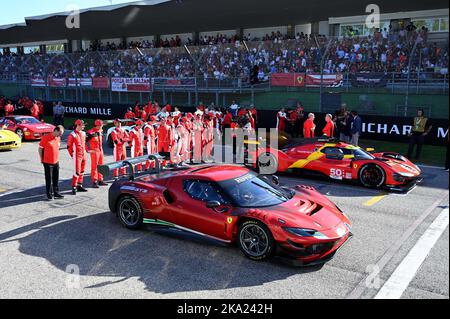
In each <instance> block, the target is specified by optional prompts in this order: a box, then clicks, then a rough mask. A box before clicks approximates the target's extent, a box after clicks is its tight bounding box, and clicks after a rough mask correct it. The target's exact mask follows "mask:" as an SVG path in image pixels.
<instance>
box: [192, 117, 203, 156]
mask: <svg viewBox="0 0 450 319" xmlns="http://www.w3.org/2000/svg"><path fill="white" fill-rule="evenodd" d="M202 118H203V113H202V112H199V111H197V113H196V117H195V119H194V122H193V127H192V133H193V142H192V144H193V145H192V148H193V160H194V163H201V162H202V154H203V131H204V130H205V127H204V124H203V119H202Z"/></svg>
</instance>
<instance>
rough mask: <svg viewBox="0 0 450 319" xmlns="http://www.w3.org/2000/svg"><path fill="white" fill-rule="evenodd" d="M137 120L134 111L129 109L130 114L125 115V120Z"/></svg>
mask: <svg viewBox="0 0 450 319" xmlns="http://www.w3.org/2000/svg"><path fill="white" fill-rule="evenodd" d="M135 118H136V114H135V113H134V112H133V109H132V108H131V107H130V108H128V112H127V113H126V114H125V117H124V119H125V120H134V119H135Z"/></svg>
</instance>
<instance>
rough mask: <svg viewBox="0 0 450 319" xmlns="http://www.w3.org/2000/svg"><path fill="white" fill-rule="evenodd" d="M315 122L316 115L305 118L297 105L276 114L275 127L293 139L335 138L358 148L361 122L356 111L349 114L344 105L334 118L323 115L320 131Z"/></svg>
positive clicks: (310, 114) (301, 108)
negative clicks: (323, 120)
mask: <svg viewBox="0 0 450 319" xmlns="http://www.w3.org/2000/svg"><path fill="white" fill-rule="evenodd" d="M315 121H316V115H315V114H314V113H309V114H308V116H307V117H306V118H305V113H304V108H303V106H302V105H301V104H298V105H297V107H296V109H295V110H291V111H286V108H282V109H281V110H280V111H279V112H278V114H277V126H276V127H277V129H278V130H279V131H282V132H286V133H289V134H291V135H292V137H294V138H296V137H303V138H315V137H329V138H333V137H335V138H339V139H340V140H341V141H344V142H347V143H351V144H353V145H356V146H358V144H359V138H360V136H361V134H362V124H363V122H362V118H361V117H360V116H359V114H358V112H357V111H352V112H349V111H347V108H346V105H342V108H341V110H340V111H338V112H336V114H335V115H334V116H333V115H332V114H326V115H325V125H324V126H323V128H322V130H318V128H317V125H316V123H315Z"/></svg>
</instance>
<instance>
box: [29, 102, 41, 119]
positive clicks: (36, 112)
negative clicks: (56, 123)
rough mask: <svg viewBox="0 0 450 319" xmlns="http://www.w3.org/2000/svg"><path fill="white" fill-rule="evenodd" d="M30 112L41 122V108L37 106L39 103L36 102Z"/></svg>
mask: <svg viewBox="0 0 450 319" xmlns="http://www.w3.org/2000/svg"><path fill="white" fill-rule="evenodd" d="M30 111H31V116H32V117H34V118H35V119H37V120H39V106H38V105H37V101H36V102H34V104H33V106H32V107H31V110H30Z"/></svg>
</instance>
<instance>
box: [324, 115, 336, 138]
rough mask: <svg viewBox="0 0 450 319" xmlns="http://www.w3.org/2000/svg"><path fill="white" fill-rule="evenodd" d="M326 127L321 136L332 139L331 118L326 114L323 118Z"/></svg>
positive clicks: (332, 126) (332, 124) (332, 123)
mask: <svg viewBox="0 0 450 319" xmlns="http://www.w3.org/2000/svg"><path fill="white" fill-rule="evenodd" d="M325 121H326V123H327V124H326V125H325V127H324V129H323V130H322V133H323V135H325V136H326V137H333V136H334V122H333V116H332V115H331V114H327V115H326V116H325Z"/></svg>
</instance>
